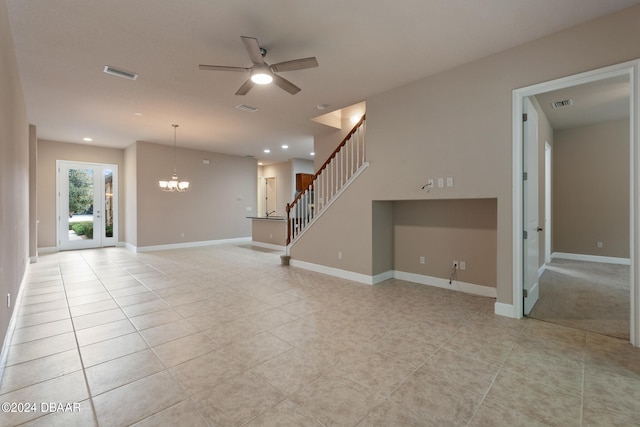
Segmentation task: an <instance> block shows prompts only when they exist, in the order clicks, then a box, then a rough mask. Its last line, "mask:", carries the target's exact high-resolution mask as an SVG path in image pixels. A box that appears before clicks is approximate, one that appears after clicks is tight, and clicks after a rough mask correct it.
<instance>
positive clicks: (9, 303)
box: [7, 294, 11, 307]
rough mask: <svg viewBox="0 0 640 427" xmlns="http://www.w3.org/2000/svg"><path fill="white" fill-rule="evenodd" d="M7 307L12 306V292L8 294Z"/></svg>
mask: <svg viewBox="0 0 640 427" xmlns="http://www.w3.org/2000/svg"><path fill="white" fill-rule="evenodd" d="M7 307H11V294H7Z"/></svg>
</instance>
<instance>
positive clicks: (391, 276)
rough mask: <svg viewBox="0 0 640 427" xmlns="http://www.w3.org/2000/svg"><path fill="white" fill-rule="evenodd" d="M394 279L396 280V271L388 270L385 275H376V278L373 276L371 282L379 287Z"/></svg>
mask: <svg viewBox="0 0 640 427" xmlns="http://www.w3.org/2000/svg"><path fill="white" fill-rule="evenodd" d="M394 278H395V276H394V271H393V270H388V271H385V272H384V273H380V274H376V275H375V276H373V277H372V280H371V282H372V283H373V284H374V285H377V284H378V283H382V282H384V281H385V280H390V279H394Z"/></svg>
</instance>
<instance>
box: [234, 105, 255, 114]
mask: <svg viewBox="0 0 640 427" xmlns="http://www.w3.org/2000/svg"><path fill="white" fill-rule="evenodd" d="M236 108H237V109H238V110H240V111H244V112H247V113H255V112H256V111H258V109H257V108H255V107H249V106H248V105H244V104H238V105H236Z"/></svg>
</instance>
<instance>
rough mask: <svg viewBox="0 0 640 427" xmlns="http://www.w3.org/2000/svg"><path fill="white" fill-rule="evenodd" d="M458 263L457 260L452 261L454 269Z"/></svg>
mask: <svg viewBox="0 0 640 427" xmlns="http://www.w3.org/2000/svg"><path fill="white" fill-rule="evenodd" d="M459 265H460V264H458V261H453V268H454V269H456V270H457V269H458V266H459Z"/></svg>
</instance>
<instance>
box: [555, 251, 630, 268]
mask: <svg viewBox="0 0 640 427" xmlns="http://www.w3.org/2000/svg"><path fill="white" fill-rule="evenodd" d="M554 258H557V259H569V260H573V261H587V262H602V263H605V264H619V265H631V259H630V258H616V257H610V256H599V255H584V254H571V253H566V252H554V253H552V254H551V259H552V260H553V259H554Z"/></svg>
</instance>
